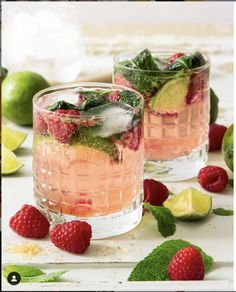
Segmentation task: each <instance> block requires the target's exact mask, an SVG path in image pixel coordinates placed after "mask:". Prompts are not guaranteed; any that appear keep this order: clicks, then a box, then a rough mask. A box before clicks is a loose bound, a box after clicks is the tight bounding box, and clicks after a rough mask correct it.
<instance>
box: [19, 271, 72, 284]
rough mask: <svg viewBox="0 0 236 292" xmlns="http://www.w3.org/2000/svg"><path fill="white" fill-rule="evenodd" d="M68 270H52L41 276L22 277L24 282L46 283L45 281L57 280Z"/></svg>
mask: <svg viewBox="0 0 236 292" xmlns="http://www.w3.org/2000/svg"><path fill="white" fill-rule="evenodd" d="M66 272H68V270H65V271H59V272H52V273H48V274H43V275H40V276H35V277H21V282H22V283H44V282H55V281H57V280H58V278H59V277H60V276H61V275H63V274H65V273H66Z"/></svg>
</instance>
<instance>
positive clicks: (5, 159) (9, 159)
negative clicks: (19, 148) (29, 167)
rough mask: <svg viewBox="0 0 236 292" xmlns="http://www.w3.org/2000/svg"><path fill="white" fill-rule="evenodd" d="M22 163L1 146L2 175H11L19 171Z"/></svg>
mask: <svg viewBox="0 0 236 292" xmlns="http://www.w3.org/2000/svg"><path fill="white" fill-rule="evenodd" d="M22 166H23V163H22V162H21V161H20V160H19V159H18V158H17V157H16V155H15V154H14V153H13V152H12V151H11V150H9V149H7V148H6V147H5V146H4V145H3V144H2V174H11V173H14V172H16V171H17V170H19V169H20V168H21V167H22Z"/></svg>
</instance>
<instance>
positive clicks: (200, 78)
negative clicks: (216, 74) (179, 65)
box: [186, 71, 208, 104]
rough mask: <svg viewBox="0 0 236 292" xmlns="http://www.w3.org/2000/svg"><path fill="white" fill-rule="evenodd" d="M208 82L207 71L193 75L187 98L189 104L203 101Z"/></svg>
mask: <svg viewBox="0 0 236 292" xmlns="http://www.w3.org/2000/svg"><path fill="white" fill-rule="evenodd" d="M207 80H208V78H207V73H206V72H205V71H202V72H200V73H194V74H192V75H191V80H190V85H189V88H188V94H187V97H186V101H187V104H190V103H193V102H195V101H197V100H200V99H203V97H204V88H206V87H207Z"/></svg>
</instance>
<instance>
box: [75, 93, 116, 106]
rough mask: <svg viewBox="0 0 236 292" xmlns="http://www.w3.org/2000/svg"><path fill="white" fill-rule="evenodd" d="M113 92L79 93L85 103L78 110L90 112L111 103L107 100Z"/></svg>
mask: <svg viewBox="0 0 236 292" xmlns="http://www.w3.org/2000/svg"><path fill="white" fill-rule="evenodd" d="M109 93H111V90H107V89H104V90H82V91H80V92H79V94H80V96H82V97H83V99H84V101H83V102H82V103H81V104H80V105H79V106H78V108H77V109H78V110H85V111H87V110H89V109H91V108H94V107H97V106H100V105H104V104H107V103H109V100H108V99H107V97H108V94H109Z"/></svg>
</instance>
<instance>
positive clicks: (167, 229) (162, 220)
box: [144, 203, 176, 237]
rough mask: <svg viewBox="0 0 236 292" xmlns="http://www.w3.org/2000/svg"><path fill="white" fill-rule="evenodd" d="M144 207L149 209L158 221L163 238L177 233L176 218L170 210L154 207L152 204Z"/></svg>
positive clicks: (146, 204) (145, 204)
mask: <svg viewBox="0 0 236 292" xmlns="http://www.w3.org/2000/svg"><path fill="white" fill-rule="evenodd" d="M144 207H145V208H146V209H148V210H149V211H150V212H151V213H152V215H153V216H154V217H155V219H156V220H157V226H158V230H159V232H160V233H161V235H162V236H163V237H168V236H171V235H173V234H174V233H175V231H176V225H175V218H174V216H173V215H172V213H171V211H170V210H169V209H167V208H165V207H160V206H153V205H151V204H150V203H144Z"/></svg>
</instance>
